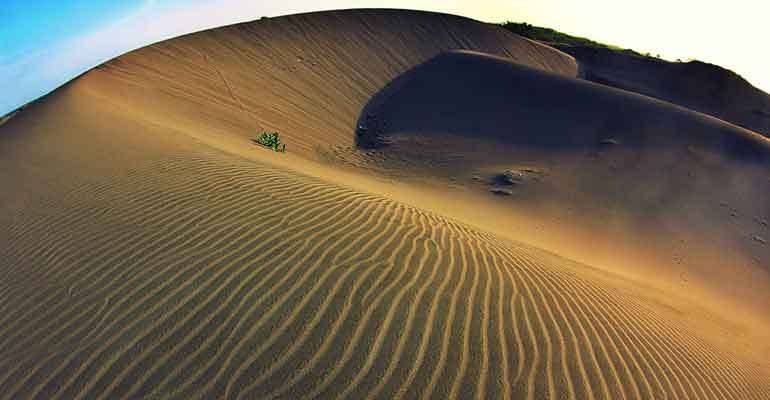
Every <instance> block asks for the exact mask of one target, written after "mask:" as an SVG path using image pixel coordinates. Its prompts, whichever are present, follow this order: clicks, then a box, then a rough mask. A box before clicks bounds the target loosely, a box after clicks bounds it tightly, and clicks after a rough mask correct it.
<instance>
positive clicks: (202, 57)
mask: <svg viewBox="0 0 770 400" xmlns="http://www.w3.org/2000/svg"><path fill="white" fill-rule="evenodd" d="M453 49H469V50H478V51H483V52H486V53H490V54H497V55H502V56H506V57H510V58H511V59H514V60H516V61H517V62H519V63H522V64H524V65H529V66H532V67H535V68H542V69H545V70H548V71H552V72H557V73H561V74H565V75H569V76H575V75H576V74H577V64H576V62H575V60H574V59H573V58H572V57H570V56H568V55H566V54H564V53H561V52H559V51H557V50H554V49H552V48H549V47H547V46H544V45H541V44H538V43H535V42H532V41H529V40H526V39H523V38H521V37H518V36H516V35H513V34H511V33H509V32H507V31H505V30H503V29H502V28H500V27H497V26H494V25H488V24H483V23H480V22H477V21H473V20H470V19H465V18H461V17H454V16H449V15H442V14H431V13H421V12H402V11H385V10H379V11H378V10H372V11H343V12H327V13H318V14H303V15H295V16H289V17H282V18H275V19H267V20H260V21H257V22H253V23H247V24H241V25H234V26H229V27H224V28H220V29H215V30H211V31H206V32H201V33H196V34H193V35H188V36H184V37H181V38H177V39H173V40H170V41H167V42H163V43H159V44H156V45H153V46H150V47H147V48H144V49H140V50H137V51H134V52H132V53H129V54H126V55H124V56H122V57H120V58H118V59H116V60H113V61H111V62H109V63H107V64H105V65H104V66H102V67H100V68H98V69H97V70H95V71H93V72H91V73H89V74H88V75H87V76H85V77H83V79H82V81H83V82H78V83H77V84H78V85H80V86H83V87H88V88H89V89H90V90H94V91H96V92H98V93H99V94H100V95H102V96H104V97H105V100H106V101H111V102H116V103H119V104H120V105H121V107H125V108H126V109H128V110H131V111H132V112H135V113H137V114H140V116H138V117H141V118H143V119H147V120H153V121H155V122H156V123H160V124H170V125H171V127H172V128H174V129H179V128H180V127H181V128H183V129H185V130H189V131H193V132H200V133H201V135H204V136H206V137H209V138H212V137H213V138H215V140H222V139H223V137H225V138H230V137H232V136H236V137H238V138H240V139H248V138H249V137H254V136H256V135H257V134H258V133H259V132H261V131H263V130H269V131H273V130H277V131H280V132H281V134H282V136H283V137H285V141H286V142H287V143H288V146H289V148H290V149H292V151H293V152H295V153H297V152H301V153H303V154H308V155H310V154H312V153H313V152H314V151H315V149H316V147H318V146H322V147H328V146H330V145H350V144H352V137H351V127H352V126H354V123H355V120H356V118H357V117H358V114H359V112H360V111H361V107H362V106H363V105H364V104H365V103H366V102H367V101H368V100H369V97H370V96H371V95H372V94H374V93H375V92H376V91H377V90H379V89H380V88H382V87H383V86H384V85H385V84H386V83H387V82H389V81H390V80H391V79H393V78H395V77H396V76H398V75H399V74H401V73H403V72H405V71H406V70H408V69H410V68H412V67H414V66H416V65H418V64H420V63H422V62H424V61H427V60H428V59H430V58H432V57H433V56H435V55H437V54H439V53H441V52H443V51H447V50H453ZM170 110H173V119H172V120H171V121H169V120H170V116H169V111H170Z"/></svg>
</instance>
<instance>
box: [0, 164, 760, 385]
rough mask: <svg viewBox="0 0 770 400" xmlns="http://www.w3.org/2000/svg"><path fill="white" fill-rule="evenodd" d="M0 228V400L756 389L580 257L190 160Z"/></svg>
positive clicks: (106, 181)
mask: <svg viewBox="0 0 770 400" xmlns="http://www.w3.org/2000/svg"><path fill="white" fill-rule="evenodd" d="M28 208H29V209H31V210H45V212H44V213H42V214H38V215H34V214H31V215H26V214H25V213H22V214H21V215H18V216H16V218H15V221H16V223H15V224H12V225H4V226H3V227H2V230H3V231H4V236H5V237H6V238H7V241H6V242H5V243H7V244H8V245H7V246H3V249H2V255H1V256H2V259H3V260H4V262H3V264H2V269H1V270H0V273H2V276H3V279H2V286H1V287H0V294H1V297H0V299H1V300H0V307H2V310H3V312H2V323H0V326H2V335H1V338H2V340H0V393H3V396H2V397H4V398H46V399H50V398H120V397H125V398H136V397H141V396H150V395H154V396H157V397H161V398H166V397H176V398H191V397H203V398H216V397H221V396H226V397H237V396H243V397H245V398H279V397H280V398H312V397H322V398H327V397H338V396H339V397H344V396H347V397H349V398H375V397H377V398H394V397H403V398H413V397H417V396H424V397H432V398H455V397H463V398H470V397H475V398H497V397H500V398H511V397H513V398H546V397H550V398H581V399H583V398H607V399H610V398H612V399H617V398H624V397H627V398H664V397H666V396H668V397H669V398H714V399H724V398H735V399H749V398H757V399H759V398H767V396H768V395H770V380H768V377H767V376H766V375H763V373H762V372H760V371H759V370H758V369H756V368H755V367H753V366H752V365H750V364H748V363H743V362H741V361H740V360H737V359H733V358H731V357H730V356H727V355H726V354H724V353H722V352H720V351H718V350H716V349H714V348H712V347H710V346H709V345H707V344H706V343H705V342H703V341H701V340H699V339H698V336H697V335H695V334H694V333H693V332H688V331H686V330H681V329H680V327H678V326H677V323H675V322H673V321H671V320H668V319H667V318H665V317H663V316H661V315H659V314H657V313H656V312H655V311H654V310H652V309H650V308H648V307H646V305H645V304H644V302H643V301H640V300H638V299H635V298H634V297H631V296H628V295H625V294H623V293H622V292H621V291H618V290H615V289H613V287H612V286H611V285H608V284H602V283H601V282H596V281H591V280H588V279H585V278H583V277H581V271H582V270H583V269H584V268H585V267H583V266H580V265H576V264H573V263H571V262H569V261H567V260H564V259H562V258H559V257H557V256H554V255H551V254H547V253H544V252H542V251H539V250H535V249H531V248H528V247H524V246H521V245H517V244H515V243H510V242H504V241H500V240H498V239H496V238H494V237H491V236H489V235H486V234H483V233H481V232H478V231H475V230H473V229H470V228H468V227H466V226H464V225H462V224H459V223H455V222H453V221H452V220H448V219H445V218H442V217H439V216H436V215H432V214H430V213H426V212H423V211H420V210H419V209H415V208H412V207H408V206H405V205H403V204H399V203H397V202H393V201H390V200H387V199H385V198H383V197H379V196H375V195H369V194H363V193H357V192H354V191H351V190H348V189H345V188H341V187H337V186H334V185H329V184H326V183H324V182H322V181H319V180H317V179H314V178H308V177H305V176H301V175H297V174H291V173H286V172H282V171H279V170H276V169H274V168H267V167H264V166H262V165H259V164H255V163H251V162H245V161H240V160H238V159H235V158H232V157H230V156H226V155H222V154H219V153H216V152H202V151H201V152H190V153H188V154H184V155H179V156H170V157H167V158H162V159H158V160H156V161H150V162H147V163H145V165H142V166H140V167H137V168H135V169H129V170H127V171H125V172H124V173H118V174H114V175H112V176H105V177H103V178H102V179H98V180H96V181H94V182H91V183H87V184H82V185H79V186H77V187H73V188H72V189H71V191H69V192H68V194H67V196H64V197H62V198H56V199H45V198H40V199H34V200H32V201H30V203H29V205H28Z"/></svg>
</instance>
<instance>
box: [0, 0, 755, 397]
mask: <svg viewBox="0 0 770 400" xmlns="http://www.w3.org/2000/svg"><path fill="white" fill-rule="evenodd" d="M577 76H578V70H577V63H576V62H575V60H574V59H573V58H572V57H570V56H569V55H566V54H565V53H562V52H560V51H558V50H555V49H551V48H549V47H546V46H544V45H541V44H537V43H534V42H531V41H528V40H526V39H523V38H520V37H517V36H515V35H512V34H510V33H508V32H506V31H504V30H502V29H501V28H499V27H496V26H492V25H487V24H483V23H479V22H476V21H472V20H469V19H465V18H461V17H454V16H448V15H442V14H432V13H423V12H411V11H398V10H357V11H336V12H325V13H316V14H305V15H296V16H289V17H281V18H273V19H263V20H259V21H255V22H252V23H247V24H241V25H235V26H230V27H224V28H219V29H215V30H211V31H206V32H201V33H196V34H193V35H188V36H184V37H181V38H177V39H173V40H170V41H167V42H163V43H159V44H156V45H153V46H150V47H146V48H143V49H140V50H137V51H135V52H132V53H129V54H127V55H125V56H122V57H120V58H118V59H115V60H112V61H110V62H108V63H107V64H105V65H103V66H100V67H98V68H96V69H94V70H93V71H91V72H89V73H87V74H85V75H84V76H82V77H80V78H79V79H77V80H75V81H73V82H71V83H70V84H68V85H66V86H64V87H62V88H60V89H58V90H57V91H55V92H54V93H52V94H51V95H49V96H47V97H46V98H44V99H41V100H40V101H37V102H35V103H34V104H31V105H30V106H28V107H27V108H25V109H24V110H22V111H21V112H19V113H18V114H16V115H15V116H14V118H12V119H10V120H8V121H7V122H6V123H5V124H3V125H2V126H1V127H0V182H2V184H3V186H4V188H6V189H7V190H3V191H0V310H2V312H0V398H3V399H5V398H7V399H27V398H30V399H92V398H93V399H116V398H126V399H139V398H142V399H144V398H146V399H156V398H157V399H167V398H169V399H190V398H194V399H210V398H233V399H235V398H242V399H313V398H323V399H325V398H348V399H369V398H372V399H374V398H382V399H394V398H400V399H412V398H434V399H455V398H457V399H470V398H475V399H495V398H501V399H545V398H549V399H556V398H558V399H736V400H738V399H741V400H742V399H767V398H770V365H768V363H767V360H768V357H767V356H768V355H770V348H768V345H767V343H770V341H768V340H767V339H768V338H770V335H768V332H770V330H768V329H767V328H766V327H767V324H769V323H770V321H768V319H767V315H768V311H770V306H769V305H768V304H769V303H770V298H768V295H767V293H770V291H768V290H770V283H768V282H770V278H768V266H770V262H769V260H768V258H767V247H766V243H765V242H764V241H765V239H766V238H770V234H768V232H770V231H768V230H767V229H768V228H767V220H766V219H765V218H767V217H768V216H770V213H769V211H770V210H768V209H767V205H768V204H770V201H768V200H770V199H768V193H770V188H769V187H768V186H769V185H770V180H768V176H769V175H768V174H767V172H768V168H769V167H768V164H770V156H769V154H770V143H769V142H768V141H767V139H765V138H763V137H761V136H760V135H758V134H756V133H755V132H751V131H748V130H745V129H742V128H738V127H737V126H734V125H731V124H729V123H726V122H724V121H721V120H718V119H716V118H713V117H709V116H706V115H703V114H699V113H696V112H693V111H690V110H687V109H684V108H681V107H677V106H673V105H671V104H669V103H664V102H662V101H659V100H653V99H651V98H648V97H644V96H641V95H638V94H633V93H629V92H624V91H621V90H617V89H612V88H608V87H606V86H602V85H598V84H595V83H590V82H586V81H583V80H580V79H577ZM263 130H270V131H272V130H277V131H279V132H280V133H281V137H282V139H283V140H284V142H286V144H287V152H286V153H276V152H272V151H269V150H267V149H263V148H261V147H259V146H255V145H254V144H253V143H252V142H251V139H253V138H255V137H256V136H257V135H258V134H259V133H260V132H261V131H263ZM492 190H493V191H492ZM495 193H497V194H495ZM722 204H724V205H722ZM716 253H719V254H721V256H719V255H718V254H716ZM672 257H679V259H678V260H674V259H673V258H672Z"/></svg>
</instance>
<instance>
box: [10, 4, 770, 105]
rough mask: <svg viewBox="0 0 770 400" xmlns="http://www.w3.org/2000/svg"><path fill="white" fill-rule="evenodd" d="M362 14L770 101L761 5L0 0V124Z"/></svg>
mask: <svg viewBox="0 0 770 400" xmlns="http://www.w3.org/2000/svg"><path fill="white" fill-rule="evenodd" d="M365 7H387V8H411V9H422V10H432V11H441V12H449V13H453V14H459V15H465V16H468V17H471V18H476V19H479V20H482V21H487V22H503V21H509V20H510V21H525V22H529V23H532V24H535V25H541V26H548V27H552V28H555V29H558V30H561V31H564V32H567V33H571V34H576V35H579V36H585V37H589V38H591V39H594V40H598V41H602V42H606V43H610V44H615V45H618V46H621V47H627V48H632V49H635V50H638V51H641V52H650V53H653V54H660V55H661V56H663V57H665V58H668V59H672V60H673V59H678V58H681V59H699V60H702V61H706V62H710V63H714V64H718V65H721V66H723V67H726V68H729V69H732V70H733V71H735V72H737V73H739V74H741V75H742V76H743V77H744V78H746V79H748V80H749V81H750V82H751V83H752V84H754V85H755V86H757V87H759V88H761V89H763V90H765V91H766V92H770V54H768V53H767V51H766V49H767V47H768V45H767V43H766V40H767V39H768V38H770V23H768V21H767V20H768V18H770V2H767V1H765V0H732V1H730V2H725V1H716V0H646V1H643V2H642V1H623V0H581V1H575V0H549V1H542V0H529V1H523V0H507V1H502V0H390V1H387V0H382V1H376V0H328V1H320V0H313V1H311V0H284V1H282V2H281V4H273V3H266V2H264V1H261V0H260V1H255V0H120V1H116V0H34V1H30V0H2V1H1V4H0V115H2V114H5V113H6V112H8V111H11V110H13V109H15V108H17V107H19V106H21V105H23V104H25V103H27V102H29V101H31V100H33V99H35V98H37V97H39V96H41V95H44V94H45V93H47V92H49V91H51V90H53V89H55V88H56V87H58V86H60V85H61V84H63V83H64V82H66V81H68V80H70V79H72V78H73V77H75V76H77V75H79V74H80V73H82V72H84V71H87V70H88V69H90V68H92V67H94V66H96V65H98V64H101V63H102V62H104V61H106V60H109V59H111V58H113V57H115V56H118V55H120V54H122V53H125V52H126V51H129V50H132V49H135V48H137V47H141V46H144V45H147V44H150V43H153V42H157V41H160V40H164V39H167V38H170V37H174V36H178V35H181V34H184V33H189V32H193V31H198V30H201V29H206V28H211V27H215V26H221V25H227V24H231V23H236V22H243V21H249V20H253V19H256V18H259V17H262V16H278V15H285V14H293V13H298V12H308V11H320V10H328V9H340V8H365Z"/></svg>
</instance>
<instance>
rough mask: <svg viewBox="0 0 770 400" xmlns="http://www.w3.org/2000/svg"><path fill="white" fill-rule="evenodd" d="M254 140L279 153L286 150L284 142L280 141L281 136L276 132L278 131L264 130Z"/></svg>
mask: <svg viewBox="0 0 770 400" xmlns="http://www.w3.org/2000/svg"><path fill="white" fill-rule="evenodd" d="M254 142H255V143H257V144H259V145H262V146H265V147H269V148H271V149H273V150H274V151H277V152H279V153H285V152H286V144H285V143H281V136H280V135H279V134H278V132H264V133H262V134H261V135H259V137H258V138H256V139H254Z"/></svg>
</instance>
